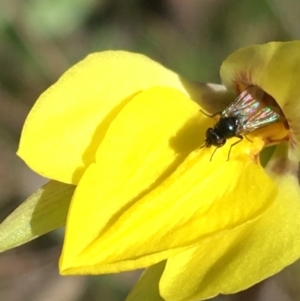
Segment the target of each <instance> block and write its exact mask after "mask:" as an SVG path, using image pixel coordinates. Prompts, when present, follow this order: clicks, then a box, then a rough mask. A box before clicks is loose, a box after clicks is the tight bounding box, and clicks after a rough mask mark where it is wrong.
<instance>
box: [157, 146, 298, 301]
mask: <svg viewBox="0 0 300 301" xmlns="http://www.w3.org/2000/svg"><path fill="white" fill-rule="evenodd" d="M282 147H283V148H284V149H285V151H284V152H287V147H286V146H282ZM282 152H283V151H282V149H279V151H278V152H277V153H276V154H275V157H274V158H273V159H272V160H271V162H270V164H269V167H268V169H269V173H270V175H271V176H272V178H273V180H274V181H275V183H276V184H277V185H278V187H279V194H278V196H277V198H276V200H275V202H274V203H273V204H272V205H271V207H270V208H269V209H268V210H267V211H265V213H264V214H262V216H261V217H260V218H259V219H258V220H256V221H254V222H251V223H248V224H245V225H243V226H241V227H238V228H236V229H234V230H233V231H227V232H225V233H223V234H221V235H219V236H215V237H214V238H213V239H207V240H204V241H203V242H201V243H199V244H198V245H195V246H194V247H193V248H191V249H190V250H188V251H185V252H182V253H181V254H178V255H177V256H174V257H173V258H170V259H169V260H168V262H167V265H166V268H165V272H164V274H163V276H162V279H161V282H160V291H161V294H162V296H163V298H165V300H167V301H168V300H170V301H171V300H172V301H177V300H178V301H179V300H180V301H190V300H204V299H207V298H210V297H213V296H215V295H217V294H220V293H222V294H232V293H235V292H238V291H240V290H244V289H246V288H248V287H249V286H252V285H253V284H255V283H257V282H260V281H261V280H263V279H265V278H267V277H269V276H271V275H273V274H275V273H277V272H278V271H280V270H281V269H283V268H284V267H286V266H287V265H289V264H291V263H293V262H294V261H295V260H297V259H298V258H299V257H300V236H299V228H300V219H299V215H300V201H299V200H300V190H299V185H298V176H297V173H295V172H296V171H298V164H297V165H295V164H294V163H292V162H289V161H287V160H286V159H285V160H284V159H283V158H284V157H283V156H282ZM253 176H254V175H253ZM249 183H252V181H250V182H249ZM261 184H262V185H263V183H261ZM256 201H258V202H259V193H257V198H256Z"/></svg>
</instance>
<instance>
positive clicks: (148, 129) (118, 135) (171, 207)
mask: <svg viewBox="0 0 300 301" xmlns="http://www.w3.org/2000/svg"><path fill="white" fill-rule="evenodd" d="M160 99H164V102H160ZM170 107H172V109H171V110H170ZM165 112H167V114H166V113H165ZM195 112H196V108H195V106H194V105H193V104H192V103H191V102H189V101H188V99H187V98H186V97H185V96H183V95H182V94H181V93H179V92H177V91H174V90H171V89H159V88H157V89H151V90H148V91H145V92H144V93H140V94H139V95H137V96H136V97H135V98H134V99H133V100H132V101H131V102H130V103H129V104H128V105H127V106H126V107H125V108H124V109H123V111H122V112H121V113H120V114H119V115H118V116H117V118H116V119H115V121H114V123H113V124H112V126H111V128H110V129H109V131H108V133H107V135H106V137H105V138H107V140H105V141H103V143H102V145H101V147H100V148H99V151H98V153H97V162H96V164H93V165H91V166H90V168H89V169H88V170H87V172H86V173H85V174H84V176H83V178H82V180H81V181H80V183H79V186H78V188H77V190H76V193H75V197H74V199H73V201H72V206H71V210H70V215H69V219H68V226H67V231H66V239H65V244H64V250H63V256H62V259H61V266H60V269H61V272H62V273H64V274H72V273H73V274H82V273H92V274H97V273H104V272H116V271H120V270H127V269H136V268H140V267H145V266H149V265H151V264H154V263H156V262H159V261H161V260H163V259H165V258H167V257H168V256H171V255H173V254H174V252H178V248H180V247H186V246H187V245H189V244H192V243H194V242H195V241H197V240H198V239H199V238H201V237H204V236H207V235H210V234H212V233H215V232H218V231H221V230H224V229H229V228H232V227H235V226H237V225H239V224H241V223H244V222H246V221H248V220H250V219H254V218H256V217H257V216H259V215H260V214H261V213H262V212H263V210H265V209H266V208H267V207H268V206H269V203H270V202H271V200H272V198H274V196H275V194H276V189H275V187H274V185H273V183H272V182H271V181H270V179H269V178H268V177H267V176H266V174H265V172H264V171H263V169H262V168H261V167H260V166H259V165H257V164H255V163H254V162H252V161H248V160H240V159H236V160H229V161H228V162H226V158H227V153H228V147H229V146H230V145H228V147H227V149H226V148H225V152H226V156H221V157H220V158H219V160H218V158H217V157H216V160H215V158H214V160H213V161H212V162H211V161H210V154H209V152H208V151H207V150H203V149H201V150H200V151H199V150H197V151H195V152H194V153H192V154H191V155H189V156H188V157H187V158H186V159H185V161H183V162H182V160H183V158H181V157H178V158H179V159H180V161H178V158H177V161H175V159H176V153H175V149H172V145H174V142H173V144H172V143H170V138H172V137H176V135H177V136H180V135H179V134H176V132H177V131H178V130H179V128H178V127H180V125H181V126H182V125H183V124H184V123H185V122H186V121H187V120H188V118H191V117H193V115H194V114H195ZM136 113H138V114H136ZM134 116H135V117H134ZM153 116H157V119H156V121H155V125H153ZM163 116H164V117H163ZM131 118H135V119H134V122H132V123H131V122H129V120H131ZM198 118H199V119H200V117H198ZM138 119H140V120H138ZM128 122H129V124H128ZM126 124H127V125H126ZM123 127H125V128H124V129H123ZM122 129H123V130H122ZM180 130H181V131H182V129H180ZM194 131H195V130H194ZM202 131H203V132H204V129H202ZM178 133H180V131H179V132H178ZM143 134H144V135H143ZM126 135H127V136H126ZM181 135H183V134H182V133H181ZM202 135H203V133H202ZM183 136H184V135H183ZM181 139H182V140H183V141H184V139H186V137H185V138H184V137H183V138H181ZM194 139H198V138H197V137H194ZM171 140H172V139H171ZM200 141H203V137H201V139H200ZM200 143H201V142H200ZM106 145H107V147H106ZM117 147H118V149H117ZM120 150H121V152H120ZM220 153H222V150H220ZM220 159H221V160H222V161H221V162H222V163H221V164H220ZM181 162H182V164H181V165H180V166H178V164H179V163H181ZM172 164H173V165H172ZM177 166H178V167H177ZM176 167H177V169H176V170H175V168H176ZM171 173H172V174H171ZM237 175H240V176H239V177H238V178H237ZM252 175H255V177H252ZM155 179H156V182H154V180H155ZM250 180H251V182H249V181H250ZM153 182H154V183H153ZM249 183H251V185H249ZM261 183H264V186H263V187H261ZM257 195H260V199H259V201H258V200H257ZM236 196H239V198H237V197H236ZM82 225H84V227H82Z"/></svg>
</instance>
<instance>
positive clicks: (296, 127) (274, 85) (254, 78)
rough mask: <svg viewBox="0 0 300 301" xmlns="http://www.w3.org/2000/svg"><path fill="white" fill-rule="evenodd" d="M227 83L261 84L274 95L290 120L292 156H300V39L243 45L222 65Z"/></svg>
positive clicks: (230, 84)
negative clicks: (244, 46) (243, 46)
mask: <svg viewBox="0 0 300 301" xmlns="http://www.w3.org/2000/svg"><path fill="white" fill-rule="evenodd" d="M221 78H222V81H223V83H224V84H225V85H226V86H227V87H230V88H231V89H232V87H233V86H234V85H235V84H237V83H244V84H246V85H257V86H259V87H261V88H262V89H263V90H264V91H265V92H267V93H268V94H269V95H271V96H272V97H273V98H274V99H275V100H276V102H277V103H278V105H279V106H280V107H281V109H282V111H283V113H284V115H285V117H286V118H287V120H288V123H289V126H290V130H291V134H292V137H291V139H290V143H291V152H290V157H291V158H293V157H296V158H297V159H298V161H299V160H300V123H299V120H300V102H299V82H300V41H292V42H271V43H267V44H263V45H254V46H250V47H246V48H243V49H240V50H238V51H236V52H234V53H233V54H231V55H230V56H229V57H228V58H227V59H226V60H225V61H224V63H223V65H222V67H221Z"/></svg>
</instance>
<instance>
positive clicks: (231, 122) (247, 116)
mask: <svg viewBox="0 0 300 301" xmlns="http://www.w3.org/2000/svg"><path fill="white" fill-rule="evenodd" d="M259 94H260V95H259ZM263 94H264V92H263V91H262V90H261V89H259V88H258V87H257V86H250V87H248V88H247V89H246V90H244V91H243V92H242V93H241V94H240V95H239V96H238V97H237V98H236V99H235V100H234V102H232V103H231V104H230V105H229V106H228V107H227V108H226V109H225V110H224V111H222V112H220V113H216V114H214V115H208V114H206V113H204V112H202V113H203V114H205V115H206V116H208V117H211V118H213V117H215V116H217V115H220V119H219V120H218V122H217V123H216V124H215V125H214V127H213V128H208V129H207V130H206V139H205V142H204V145H203V146H202V147H211V146H216V149H215V150H214V152H213V153H212V155H211V158H210V160H212V157H213V155H214V153H215V152H216V150H217V149H218V148H219V147H221V146H223V145H224V144H225V143H226V141H227V139H229V138H232V137H237V138H239V139H240V140H238V141H237V142H235V143H233V144H231V146H230V149H229V152H228V158H227V160H229V158H230V152H231V149H232V147H233V146H234V145H236V144H237V143H239V142H241V141H242V139H243V135H244V136H245V135H246V134H248V133H250V132H253V131H254V130H256V129H259V128H262V127H265V126H267V125H269V124H272V123H275V122H278V121H280V119H282V115H281V113H280V112H279V110H280V109H279V108H275V107H273V106H270V105H269V106H267V105H266V104H265V103H264V102H263V101H262V98H263ZM245 137H246V136H245ZM246 138H247V137H246ZM247 139H248V138H247ZM248 140H249V139H248Z"/></svg>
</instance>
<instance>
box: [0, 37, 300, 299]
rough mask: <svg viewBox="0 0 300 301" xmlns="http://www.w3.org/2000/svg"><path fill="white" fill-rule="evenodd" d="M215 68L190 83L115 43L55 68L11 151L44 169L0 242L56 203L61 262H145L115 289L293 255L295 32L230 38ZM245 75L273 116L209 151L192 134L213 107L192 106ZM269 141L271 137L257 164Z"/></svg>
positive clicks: (172, 282)
mask: <svg viewBox="0 0 300 301" xmlns="http://www.w3.org/2000/svg"><path fill="white" fill-rule="evenodd" d="M221 78H222V81H223V83H224V85H225V86H226V87H227V89H225V88H224V87H223V86H218V85H209V84H196V83H190V82H188V81H186V80H184V79H182V78H181V77H179V76H178V75H176V74H174V73H173V72H171V71H169V70H167V69H166V68H164V67H162V66H161V65H159V64H157V63H155V62H153V61H151V60H149V59H148V58H146V57H144V56H142V55H138V54H132V53H127V52H118V51H117V52H114V51H110V52H102V53H98V54H93V55H90V56H88V57H87V58H86V59H85V60H83V61H82V62H80V63H79V64H77V65H76V66H74V67H73V68H71V69H70V70H69V71H67V72H66V73H65V74H64V75H63V76H62V78H61V79H60V80H59V81H58V82H57V83H56V84H54V85H53V86H52V87H51V88H50V89H48V90H47V91H46V92H45V93H44V94H42V95H41V97H40V99H39V100H38V101H37V103H36V105H35V106H34V108H33V109H32V111H31V112H30V114H29V116H28V118H27V120H26V123H25V125H24V129H23V133H22V137H21V142H20V147H19V150H18V154H19V156H20V157H21V158H22V159H24V160H25V162H26V163H27V164H28V165H29V166H30V167H31V168H32V169H34V170H35V171H36V172H38V173H40V174H42V175H43V176H45V177H48V178H50V179H53V180H55V181H53V180H52V181H50V182H49V183H48V184H46V185H45V187H44V188H42V189H41V190H39V191H37V192H36V194H35V195H34V196H32V197H30V198H29V199H28V200H27V201H26V202H25V203H24V204H23V205H21V206H20V208H18V209H17V210H16V211H15V212H14V213H13V214H12V215H11V216H10V217H8V218H7V220H6V221H4V222H3V224H2V225H1V228H0V249H2V250H5V249H9V248H11V247H13V246H16V245H19V244H21V243H24V242H26V241H28V240H30V239H33V238H34V237H36V236H39V235H41V234H43V233H45V232H47V231H50V230H52V229H54V228H55V227H58V226H60V225H62V224H64V222H65V219H66V216H67V221H66V235H65V241H64V246H63V252H62V256H61V260H60V272H61V273H62V274H65V275H70V274H101V273H115V272H120V271H127V270H133V269H139V268H144V267H149V268H148V269H147V270H146V271H145V273H144V274H143V276H142V278H141V279H140V281H139V282H138V283H137V285H136V287H135V288H134V289H133V291H132V292H131V293H130V295H129V296H128V299H127V300H128V301H134V300H139V301H140V300H143V301H155V300H170V301H177V300H178V301H179V300H180V301H183V300H186V301H188V300H189V301H191V300H203V299H207V298H210V297H212V296H215V295H217V294H220V293H223V294H230V293H234V292H237V291H240V290H243V289H245V288H247V287H249V286H251V285H253V284H255V283H257V282H259V281H261V280H263V279H265V278H267V277H269V276H271V275H273V274H275V273H276V272H278V271H280V270H281V269H282V268H284V267H285V266H287V265H289V264H291V263H292V262H294V261H295V260H297V259H298V258H299V257H300V237H299V235H298V229H299V226H300V219H299V218H298V217H299V213H300V191H299V183H298V167H299V164H298V162H299V157H300V152H299V141H300V134H299V131H298V128H297V127H299V126H300V125H299V124H298V123H297V120H299V118H298V117H299V116H298V114H300V113H299V112H300V111H299V109H298V106H299V105H298V103H299V102H298V91H297V90H298V85H299V82H300V42H289V43H269V44H265V45H261V46H251V47H247V48H245V49H241V50H239V51H237V52H235V53H233V54H232V55H231V56H229V58H228V59H227V60H226V61H225V62H224V63H223V65H222V68H221ZM252 85H255V86H258V87H260V88H261V89H262V90H263V91H264V92H266V94H265V95H267V99H262V102H264V101H267V100H268V99H270V98H272V99H274V100H275V101H276V102H277V104H278V106H279V107H280V110H282V112H283V114H284V116H285V118H286V121H284V122H277V123H275V124H272V125H270V126H268V127H265V128H262V129H260V130H257V131H255V132H253V133H251V134H250V135H249V139H243V140H242V141H241V142H240V143H238V144H236V145H235V146H234V147H233V148H232V149H231V152H230V158H229V160H227V157H228V152H229V149H230V146H231V144H233V143H234V142H237V141H238V138H231V139H230V142H229V141H228V142H227V143H226V144H225V146H223V147H220V148H219V149H218V151H217V152H216V153H215V154H214V156H213V158H211V155H212V152H213V151H214V149H213V148H206V147H204V148H201V145H202V144H203V141H204V139H205V131H206V129H207V128H208V127H213V126H214V124H215V120H213V119H211V118H207V117H206V116H205V115H204V114H202V113H201V112H200V111H199V110H200V108H203V109H205V110H207V111H208V112H210V113H215V112H218V111H220V110H223V109H224V108H225V107H226V106H227V105H228V104H229V102H231V101H232V100H233V99H234V98H235V97H236V96H237V94H239V93H240V92H241V91H243V90H244V89H245V88H247V87H248V86H252ZM234 93H235V96H234ZM247 136H248V135H247ZM287 140H289V141H287ZM270 144H278V146H276V148H275V151H274V153H273V154H271V153H269V154H267V159H266V160H267V163H266V165H265V166H261V164H260V161H259V159H258V157H259V155H260V152H261V151H262V149H263V148H265V147H266V146H269V145H270ZM63 183H65V184H63ZM74 185H76V186H74ZM74 189H75V190H74ZM70 201H71V203H70ZM69 204H70V207H69Z"/></svg>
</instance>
